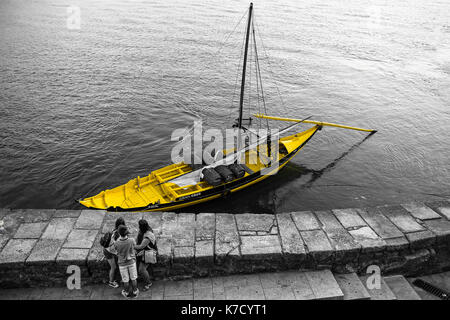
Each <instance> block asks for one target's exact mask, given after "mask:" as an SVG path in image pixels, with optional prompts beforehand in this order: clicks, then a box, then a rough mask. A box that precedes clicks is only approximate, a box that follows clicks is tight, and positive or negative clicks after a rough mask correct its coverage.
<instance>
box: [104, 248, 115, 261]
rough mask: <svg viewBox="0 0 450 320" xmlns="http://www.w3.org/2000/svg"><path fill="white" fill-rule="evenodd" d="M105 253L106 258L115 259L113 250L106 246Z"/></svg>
mask: <svg viewBox="0 0 450 320" xmlns="http://www.w3.org/2000/svg"><path fill="white" fill-rule="evenodd" d="M103 254H104V255H105V258H106V259H108V260H109V259H113V258H114V257H115V256H114V255H113V254H112V253H111V252H109V251H108V250H106V248H103Z"/></svg>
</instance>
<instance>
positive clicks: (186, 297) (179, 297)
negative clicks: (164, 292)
mask: <svg viewBox="0 0 450 320" xmlns="http://www.w3.org/2000/svg"><path fill="white" fill-rule="evenodd" d="M193 299H194V294H193V293H191V294H186V295H181V296H164V300H193Z"/></svg>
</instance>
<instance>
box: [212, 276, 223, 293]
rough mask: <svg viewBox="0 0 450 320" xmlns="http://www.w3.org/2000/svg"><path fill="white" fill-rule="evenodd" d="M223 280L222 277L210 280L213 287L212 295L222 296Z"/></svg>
mask: <svg viewBox="0 0 450 320" xmlns="http://www.w3.org/2000/svg"><path fill="white" fill-rule="evenodd" d="M223 279H224V277H214V278H212V279H211V282H212V286H213V294H223V293H224V292H225V286H224V283H223Z"/></svg>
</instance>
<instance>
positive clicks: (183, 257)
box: [173, 247, 194, 263]
mask: <svg viewBox="0 0 450 320" xmlns="http://www.w3.org/2000/svg"><path fill="white" fill-rule="evenodd" d="M173 260H174V263H190V262H193V260H194V248H193V247H175V248H174V250H173Z"/></svg>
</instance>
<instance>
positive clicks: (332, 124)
mask: <svg viewBox="0 0 450 320" xmlns="http://www.w3.org/2000/svg"><path fill="white" fill-rule="evenodd" d="M254 116H255V117H256V118H261V119H269V120H278V121H291V122H303V123H312V124H317V125H319V126H329V127H336V128H343V129H350V130H357V131H365V132H371V133H375V132H377V130H372V129H363V128H357V127H350V126H344V125H342V124H337V123H329V122H321V121H314V120H302V119H292V118H280V117H273V116H266V115H264V114H261V113H257V114H254Z"/></svg>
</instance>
